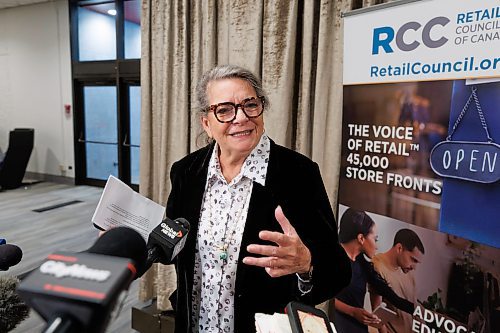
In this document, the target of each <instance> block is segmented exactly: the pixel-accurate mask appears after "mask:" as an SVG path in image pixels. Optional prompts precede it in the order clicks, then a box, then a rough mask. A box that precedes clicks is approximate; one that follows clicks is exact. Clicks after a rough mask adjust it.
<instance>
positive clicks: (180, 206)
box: [167, 140, 351, 333]
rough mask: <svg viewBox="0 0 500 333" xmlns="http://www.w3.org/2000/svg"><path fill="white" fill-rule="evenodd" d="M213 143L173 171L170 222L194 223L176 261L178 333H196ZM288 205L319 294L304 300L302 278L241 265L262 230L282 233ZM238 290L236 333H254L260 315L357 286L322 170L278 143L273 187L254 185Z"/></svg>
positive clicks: (270, 177) (271, 167)
mask: <svg viewBox="0 0 500 333" xmlns="http://www.w3.org/2000/svg"><path fill="white" fill-rule="evenodd" d="M213 149H214V144H211V145H209V146H206V147H204V148H202V149H200V150H198V151H196V152H194V153H191V154H189V155H188V156H186V157H184V158H183V159H181V160H180V161H177V162H175V163H174V164H173V165H172V169H171V172H170V179H171V182H172V191H171V193H170V196H169V198H168V203H167V216H168V217H169V218H172V219H175V218H178V217H184V218H186V219H187V220H188V221H189V222H190V223H191V230H190V232H189V235H188V238H187V240H186V245H185V247H184V249H183V251H181V253H180V254H179V255H178V257H177V258H176V261H175V265H176V270H177V291H176V293H175V294H174V299H173V304H174V309H175V311H176V320H175V327H176V329H175V331H176V332H189V331H190V327H191V308H192V304H191V293H192V286H193V274H194V260H195V256H194V252H195V247H196V236H197V233H198V220H199V217H200V209H201V203H202V200H203V193H204V189H205V182H206V179H207V173H208V164H209V161H210V157H211V154H212V151H213ZM278 204H279V205H281V207H282V208H283V212H284V213H285V216H286V217H287V218H288V219H289V221H290V223H291V224H292V225H293V227H294V228H295V229H296V231H297V233H298V234H299V236H300V238H301V239H302V241H303V242H304V244H305V245H306V246H307V247H308V248H309V250H310V251H311V255H312V265H313V267H314V269H313V278H312V279H313V288H312V290H311V292H310V293H308V294H306V295H305V296H302V297H301V296H300V292H299V290H298V284H297V277H296V275H295V274H292V275H287V276H283V277H279V278H272V277H270V276H269V275H268V274H267V273H266V271H265V270H264V268H262V267H254V266H248V265H245V264H243V263H242V259H243V258H244V257H246V256H248V255H251V254H249V253H248V252H247V251H246V248H247V246H248V245H249V244H254V243H255V244H263V243H264V242H263V241H262V240H260V239H259V237H258V233H259V231H261V230H270V231H282V230H281V227H280V225H279V223H278V222H277V221H276V219H275V217H274V210H275V208H276V206H277V205H278ZM238 260H239V263H238V270H237V273H236V285H235V298H234V301H235V310H234V313H235V318H234V327H235V332H252V333H254V332H255V319H254V316H255V313H257V312H262V313H269V314H272V313H274V312H283V310H284V308H285V306H286V304H287V303H288V302H290V301H292V300H299V301H301V302H304V303H307V304H312V305H314V304H319V303H321V302H323V301H325V300H327V299H330V298H332V297H333V296H335V295H336V294H337V292H338V291H340V290H341V289H343V288H344V287H345V286H346V285H347V284H348V283H349V281H350V278H351V266H350V263H349V259H348V257H347V255H346V254H345V252H344V250H343V249H342V248H341V246H340V245H339V243H338V238H337V225H336V222H335V217H334V215H333V211H332V209H331V206H330V202H329V200H328V196H327V194H326V191H325V187H324V184H323V180H322V179H321V175H320V172H319V167H318V165H317V164H316V163H314V162H312V161H311V160H310V159H309V158H307V157H305V156H303V155H301V154H299V153H297V152H294V151H292V150H290V149H287V148H285V147H282V146H279V145H277V144H275V143H274V142H273V141H272V140H271V150H270V155H269V164H268V170H267V176H266V186H262V185H260V184H259V183H256V182H254V183H253V189H252V193H251V198H250V204H249V209H248V216H247V221H246V224H245V229H244V232H243V238H242V241H241V249H240V254H239V258H238Z"/></svg>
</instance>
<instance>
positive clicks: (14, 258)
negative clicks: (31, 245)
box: [0, 244, 23, 271]
mask: <svg viewBox="0 0 500 333" xmlns="http://www.w3.org/2000/svg"><path fill="white" fill-rule="evenodd" d="M22 257H23V251H21V249H20V248H19V246H16V245H13V244H3V245H0V271H6V270H8V269H9V268H10V267H12V266H15V265H17V264H18V263H19V262H20V261H21V259H22Z"/></svg>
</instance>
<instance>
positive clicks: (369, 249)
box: [361, 224, 378, 258]
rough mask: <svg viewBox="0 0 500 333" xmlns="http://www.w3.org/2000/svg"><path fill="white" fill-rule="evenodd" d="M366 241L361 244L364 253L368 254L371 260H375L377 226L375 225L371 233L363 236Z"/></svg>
mask: <svg viewBox="0 0 500 333" xmlns="http://www.w3.org/2000/svg"><path fill="white" fill-rule="evenodd" d="M363 239H364V241H363V242H362V244H361V248H362V252H363V253H364V254H366V255H367V256H368V257H369V258H373V256H374V255H375V253H376V252H377V249H378V248H377V241H378V234H377V226H376V225H375V224H374V225H372V227H371V228H370V232H369V233H368V234H367V235H366V236H363Z"/></svg>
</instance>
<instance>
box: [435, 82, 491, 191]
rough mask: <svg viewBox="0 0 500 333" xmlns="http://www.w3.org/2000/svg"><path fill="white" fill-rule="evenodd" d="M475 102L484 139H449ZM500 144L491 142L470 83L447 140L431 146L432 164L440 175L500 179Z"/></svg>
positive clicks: (488, 181)
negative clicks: (473, 140) (468, 93)
mask: <svg viewBox="0 0 500 333" xmlns="http://www.w3.org/2000/svg"><path fill="white" fill-rule="evenodd" d="M472 101H474V104H475V106H476V110H477V114H478V116H479V120H480V121H481V127H482V128H483V129H484V133H485V134H486V139H487V140H488V141H487V142H470V141H452V137H453V134H455V131H456V130H457V128H458V126H459V125H460V123H461V122H462V119H463V117H464V115H465V113H466V112H467V110H468V109H469V106H470V105H471V102H472ZM499 153H500V146H499V145H497V144H496V143H495V142H493V138H492V137H491V135H490V132H489V131H488V124H487V122H486V118H485V117H484V114H483V110H482V109H481V104H480V103H479V97H478V95H477V87H476V86H472V87H471V94H470V96H469V98H468V99H467V102H465V105H464V107H463V109H462V111H461V112H460V114H459V115H458V117H457V119H456V120H455V124H453V127H452V128H451V132H450V134H449V135H448V137H447V138H446V141H443V142H440V143H438V144H437V145H435V146H434V148H432V151H431V157H430V160H431V161H430V162H431V168H432V170H434V172H435V173H437V174H438V175H440V176H441V177H449V178H456V179H462V180H468V181H472V182H478V183H494V182H497V181H498V180H500V166H499V163H500V162H499V161H498V158H497V157H498V155H499Z"/></svg>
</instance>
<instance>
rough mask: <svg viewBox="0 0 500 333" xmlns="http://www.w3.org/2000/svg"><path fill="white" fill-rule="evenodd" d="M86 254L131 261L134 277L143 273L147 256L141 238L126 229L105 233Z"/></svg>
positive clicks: (135, 232) (121, 228) (116, 229)
mask: <svg viewBox="0 0 500 333" xmlns="http://www.w3.org/2000/svg"><path fill="white" fill-rule="evenodd" d="M86 252H88V253H94V254H102V255H107V256H113V257H121V258H128V259H132V260H133V261H134V262H135V264H136V269H137V274H136V277H138V276H141V275H142V274H143V273H144V271H145V266H146V259H147V256H148V250H147V248H146V242H145V241H144V239H143V238H142V236H141V235H140V234H139V233H138V232H137V231H135V230H133V229H130V228H126V227H118V228H113V229H110V230H108V231H106V232H105V233H104V234H103V235H102V236H101V237H99V238H98V239H97V241H96V242H95V243H94V245H92V246H91V247H90V248H89V249H88V250H87V251H86Z"/></svg>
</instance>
